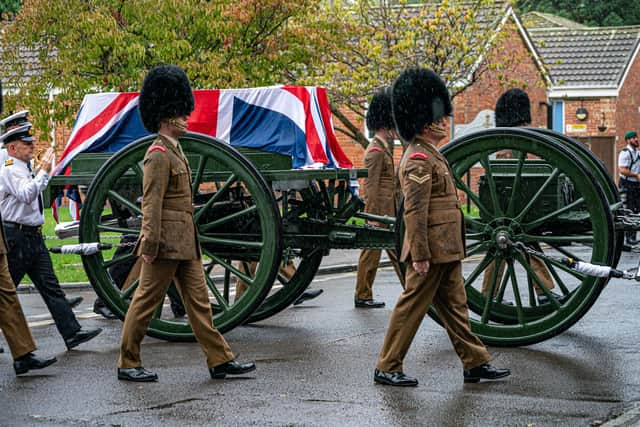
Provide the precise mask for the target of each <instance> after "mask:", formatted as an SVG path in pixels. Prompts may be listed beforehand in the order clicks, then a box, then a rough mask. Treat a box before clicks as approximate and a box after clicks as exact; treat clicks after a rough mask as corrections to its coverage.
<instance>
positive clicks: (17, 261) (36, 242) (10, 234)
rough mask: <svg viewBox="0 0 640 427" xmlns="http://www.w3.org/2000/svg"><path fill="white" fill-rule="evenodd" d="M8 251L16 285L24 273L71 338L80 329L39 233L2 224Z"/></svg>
mask: <svg viewBox="0 0 640 427" xmlns="http://www.w3.org/2000/svg"><path fill="white" fill-rule="evenodd" d="M5 232H6V237H7V246H8V249H9V253H8V255H7V259H8V261H9V272H10V273H11V279H12V280H13V283H15V285H16V286H18V284H19V283H20V281H21V280H22V278H23V277H24V276H25V275H27V276H29V278H30V279H31V281H32V282H33V284H34V286H35V287H36V289H38V292H40V295H42V299H43V300H44V303H45V304H46V305H47V308H48V309H49V312H50V313H51V317H53V321H54V322H55V323H56V327H57V328H58V331H59V332H60V335H62V338H64V339H68V338H71V337H72V336H73V335H74V334H75V333H76V332H78V331H79V330H80V324H79V323H78V320H77V319H76V316H75V314H73V310H71V306H70V305H69V303H68V302H67V299H66V298H65V295H64V292H63V291H62V288H61V287H60V283H59V282H58V278H57V277H56V274H55V273H54V271H53V264H52V263H51V256H50V255H49V252H48V251H47V247H46V246H45V245H44V239H43V238H42V235H41V234H40V233H36V232H31V231H22V230H19V229H17V228H15V227H10V226H5Z"/></svg>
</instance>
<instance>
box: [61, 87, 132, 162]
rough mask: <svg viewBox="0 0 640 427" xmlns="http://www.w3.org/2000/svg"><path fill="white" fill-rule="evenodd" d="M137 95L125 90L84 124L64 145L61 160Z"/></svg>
mask: <svg viewBox="0 0 640 427" xmlns="http://www.w3.org/2000/svg"><path fill="white" fill-rule="evenodd" d="M136 96H138V92H123V93H120V94H119V95H118V96H116V97H115V99H114V100H113V101H112V102H111V103H110V104H109V105H108V106H107V107H106V108H105V109H104V110H102V111H101V112H100V113H99V114H98V115H97V116H96V117H94V118H93V119H92V120H90V121H89V122H87V124H85V125H84V126H82V127H81V128H80V129H78V132H77V133H76V134H75V138H74V140H73V141H69V143H68V144H67V146H66V147H64V151H63V152H62V156H61V157H60V161H62V159H64V158H65V157H67V155H68V154H69V153H70V152H71V151H73V150H74V149H76V148H77V147H78V146H79V145H80V144H82V143H83V142H85V141H86V140H87V139H89V138H91V137H92V136H93V135H95V134H96V133H97V132H99V131H100V129H102V128H103V127H104V126H105V125H106V124H107V123H108V122H109V120H111V119H112V118H113V116H115V115H116V114H117V113H118V112H120V111H121V110H122V109H123V108H124V107H125V106H126V105H127V104H128V103H129V102H131V100H132V99H134V98H135V97H136ZM69 173H70V170H69V168H67V171H66V172H65V175H68V174H69Z"/></svg>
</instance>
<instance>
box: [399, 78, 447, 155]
mask: <svg viewBox="0 0 640 427" xmlns="http://www.w3.org/2000/svg"><path fill="white" fill-rule="evenodd" d="M391 107H392V111H393V120H394V122H395V124H396V129H397V130H398V133H399V134H400V136H401V137H402V139H404V140H405V141H406V142H410V141H412V140H413V139H414V138H415V136H416V135H417V134H419V133H420V132H421V131H422V129H423V128H424V127H425V126H428V125H430V124H431V123H435V122H437V121H440V120H441V119H442V118H443V117H445V116H449V115H451V112H452V111H453V107H452V106H451V100H450V99H449V91H448V90H447V86H446V85H445V83H444V81H443V80H442V79H441V78H440V76H439V75H437V74H436V73H435V72H434V71H433V70H429V69H426V68H420V67H416V68H409V69H407V70H405V71H403V72H402V74H400V76H399V77H398V78H397V79H396V81H395V83H394V84H393V88H392V90H391Z"/></svg>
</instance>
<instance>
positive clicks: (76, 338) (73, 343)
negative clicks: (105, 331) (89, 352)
mask: <svg viewBox="0 0 640 427" xmlns="http://www.w3.org/2000/svg"><path fill="white" fill-rule="evenodd" d="M100 332H102V328H96V329H80V330H79V331H78V332H76V333H75V334H74V335H73V336H72V337H71V338H67V339H66V340H64V343H65V344H66V345H67V350H71V349H72V348H74V347H77V346H79V345H80V344H82V343H84V342H87V341H89V340H90V339H92V338H95V337H96V336H97V335H98V334H99V333H100Z"/></svg>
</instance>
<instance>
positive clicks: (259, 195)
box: [51, 128, 634, 346]
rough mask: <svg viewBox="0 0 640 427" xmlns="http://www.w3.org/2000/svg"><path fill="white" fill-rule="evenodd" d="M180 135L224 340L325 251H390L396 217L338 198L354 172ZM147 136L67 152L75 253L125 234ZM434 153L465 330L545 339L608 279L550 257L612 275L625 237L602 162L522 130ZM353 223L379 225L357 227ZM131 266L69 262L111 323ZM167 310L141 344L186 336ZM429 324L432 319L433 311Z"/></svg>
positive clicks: (346, 192) (183, 323) (304, 280)
mask: <svg viewBox="0 0 640 427" xmlns="http://www.w3.org/2000/svg"><path fill="white" fill-rule="evenodd" d="M183 139H184V141H183V142H184V144H183V147H184V149H185V152H186V155H187V158H188V159H189V163H190V165H191V170H192V174H191V180H192V185H193V189H194V194H195V198H194V204H193V209H194V213H193V214H194V219H195V223H196V227H197V233H198V237H199V240H200V242H201V245H202V248H203V254H204V261H205V264H204V268H205V271H206V277H207V284H208V287H209V290H210V295H211V304H212V308H213V313H214V318H213V320H214V322H215V324H216V325H217V327H218V328H219V329H220V330H221V331H223V332H224V331H228V330H230V329H232V328H234V327H236V326H238V325H241V324H243V323H247V322H255V321H259V320H262V319H265V318H268V317H270V316H272V315H274V314H276V313H278V312H280V311H281V310H283V309H284V308H286V307H287V306H289V305H290V304H291V303H292V302H293V301H295V300H296V299H297V297H298V296H299V295H300V294H301V293H302V292H303V291H304V290H305V289H306V287H307V286H308V285H309V284H310V283H311V281H312V280H313V278H314V275H315V274H316V272H317V270H318V268H319V266H320V263H321V260H322V257H323V256H324V255H325V254H326V253H328V251H329V250H330V249H336V248H341V249H342V248H344V249H357V248H393V247H396V245H398V244H399V240H400V239H401V237H402V230H403V227H402V224H401V214H400V215H399V216H398V218H400V221H396V220H395V219H394V218H388V217H377V216H373V215H368V214H364V213H362V212H360V209H361V208H362V206H363V204H362V202H361V200H360V199H359V198H358V197H357V196H356V195H355V194H353V192H352V191H351V190H350V181H352V180H354V179H357V178H361V177H364V176H366V170H364V169H321V170H313V169H309V170H291V160H290V159H289V158H288V157H287V156H283V155H279V154H274V153H266V152H262V151H258V150H248V149H241V150H237V149H235V148H233V147H231V146H230V145H228V144H226V143H225V142H223V141H220V140H218V139H216V138H213V137H209V136H206V135H201V134H195V133H188V134H187V135H185V136H184V137H183ZM152 140H153V137H145V138H142V139H140V140H138V141H136V142H134V143H131V144H130V145H129V146H127V147H126V148H124V149H122V150H120V151H119V152H117V153H116V154H114V155H113V156H110V155H104V154H86V155H80V156H78V157H77V158H76V159H75V160H74V162H73V166H72V170H73V173H72V174H71V175H68V176H57V177H54V179H53V180H52V182H51V185H53V186H56V185H63V184H83V185H89V190H88V192H87V197H86V200H85V202H84V208H83V215H82V219H81V221H80V230H79V239H80V242H81V243H94V242H108V241H109V240H110V239H116V241H124V240H125V239H124V237H125V236H129V237H132V236H137V235H138V233H139V227H140V215H141V211H140V205H139V198H140V195H141V182H142V159H143V157H144V153H145V151H146V149H147V147H148V146H149V144H150V143H151V142H152ZM442 152H443V153H444V154H445V156H446V157H447V159H448V160H449V162H450V165H451V168H452V171H453V175H454V178H455V182H456V186H457V187H458V190H459V195H460V197H461V200H462V201H463V205H464V209H465V218H466V246H467V258H466V259H465V260H464V263H463V265H464V275H465V285H466V290H467V296H468V302H469V308H470V311H471V324H472V328H473V330H474V332H475V333H476V334H477V335H478V336H479V337H480V338H481V339H482V340H483V341H484V342H486V343H488V344H492V345H498V346H517V345H527V344H532V343H536V342H540V341H542V340H545V339H548V338H550V337H553V336H555V335H557V334H559V333H561V332H562V331H564V330H566V329H567V328H569V327H570V326H571V325H573V324H574V323H575V322H577V321H578V320H579V319H580V318H581V317H582V316H583V315H584V314H585V313H586V312H587V311H588V310H589V308H590V307H591V306H592V305H593V304H594V302H595V301H596V299H597V297H598V295H599V294H600V292H601V291H602V289H603V288H604V286H605V285H606V284H607V281H608V277H593V276H591V275H588V274H585V273H581V272H577V271H575V270H573V269H572V268H570V267H569V266H567V265H566V263H563V262H561V261H559V259H560V258H562V257H564V258H570V259H573V260H579V261H583V262H588V263H591V264H596V265H606V266H615V265H616V263H617V262H618V260H619V258H620V254H621V250H622V239H623V231H625V230H627V229H630V228H634V226H632V225H629V221H625V220H624V218H622V217H620V216H618V217H616V212H618V213H619V212H622V210H621V205H622V203H621V201H620V196H619V194H618V191H617V188H616V186H615V184H614V183H613V181H612V179H611V177H610V176H609V174H608V172H607V171H606V169H605V167H604V166H603V164H602V163H601V162H600V161H599V160H598V159H597V158H596V157H594V156H593V154H592V153H591V152H590V151H589V150H588V149H586V147H584V146H583V145H582V144H580V143H578V142H576V141H574V140H572V139H570V138H567V137H565V136H563V135H560V134H557V133H555V132H552V131H548V130H541V129H530V128H508V129H507V128H496V129H491V130H486V131H481V132H477V133H473V134H470V135H467V136H464V137H462V138H459V139H456V140H454V141H452V142H450V143H448V144H447V145H445V146H444V147H442ZM354 218H362V219H372V220H376V221H379V222H383V223H385V224H388V225H389V226H390V228H389V229H385V228H379V227H374V226H370V225H366V224H363V223H362V221H360V223H359V224H358V223H356V222H355V221H354V220H353V219H354ZM175 238H176V239H178V238H180V236H175ZM130 240H131V239H129V241H130ZM133 258H134V255H133V254H131V253H125V254H124V255H114V252H113V251H98V252H96V253H93V254H85V255H82V261H83V264H84V268H85V270H86V273H87V275H88V277H89V280H90V281H91V283H92V285H93V287H94V289H95V290H96V292H97V294H98V295H99V296H100V297H101V298H102V299H103V300H104V301H105V302H106V304H107V305H108V306H109V308H110V309H111V310H112V311H113V312H114V313H115V314H116V315H118V316H119V317H120V318H124V315H125V314H126V311H127V307H128V304H129V300H130V298H131V295H132V293H133V291H134V290H135V288H136V285H137V281H136V278H135V277H132V278H130V279H131V280H129V282H128V284H127V285H126V286H125V287H124V288H122V289H120V288H119V287H118V286H116V284H115V283H114V280H113V278H112V277H111V275H110V274H109V271H110V269H111V268H113V267H114V266H117V265H118V264H121V263H127V262H131V260H132V259H133ZM533 258H538V259H539V262H542V263H543V264H544V269H546V271H547V274H548V275H549V276H550V277H551V279H552V281H553V283H554V285H555V291H556V292H557V293H561V294H562V297H561V298H555V297H554V296H553V295H552V294H551V293H550V291H549V290H548V289H547V288H546V287H545V286H544V283H543V282H544V280H543V277H542V276H543V275H544V274H543V273H541V272H540V269H539V268H538V269H537V270H536V268H534V267H533V266H532V264H533V263H532V259H533ZM283 262H284V263H289V262H294V263H295V266H296V272H295V274H294V275H293V277H290V278H288V279H287V278H286V277H283V275H281V274H279V270H280V266H281V265H282V263H283ZM250 264H251V265H250ZM491 265H493V266H494V267H495V266H501V268H488V267H490V266H491ZM253 266H255V272H254V271H253V269H252V268H251V267H253ZM239 280H242V281H244V282H245V283H247V284H248V287H247V290H246V291H245V292H243V293H242V294H241V295H240V292H236V284H237V283H238V281H239ZM483 282H484V287H485V288H486V289H485V290H484V292H483V290H482V288H483ZM274 283H275V284H274ZM536 294H541V295H542V296H543V297H545V299H546V301H544V302H542V301H539V300H538V298H537V295H536ZM488 295H492V296H493V297H491V298H490V297H488ZM166 311H167V310H163V307H162V305H161V306H160V307H158V310H157V311H156V313H155V315H154V318H153V320H152V322H151V325H150V328H149V335H151V336H154V337H157V338H163V339H167V340H173V341H185V340H192V339H193V335H192V332H191V329H190V326H189V324H188V321H187V320H183V319H176V318H173V317H172V316H170V315H167V313H166ZM430 314H431V315H432V317H434V318H436V320H437V313H436V312H435V311H433V310H432V312H431V313H430Z"/></svg>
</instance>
